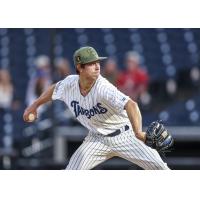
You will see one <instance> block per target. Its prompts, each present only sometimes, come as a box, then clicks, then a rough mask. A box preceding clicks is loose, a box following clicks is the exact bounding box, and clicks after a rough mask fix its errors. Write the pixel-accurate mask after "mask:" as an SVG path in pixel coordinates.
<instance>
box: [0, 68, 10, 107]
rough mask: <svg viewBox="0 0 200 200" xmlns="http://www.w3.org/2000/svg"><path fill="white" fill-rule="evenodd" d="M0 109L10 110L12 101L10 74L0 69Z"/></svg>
mask: <svg viewBox="0 0 200 200" xmlns="http://www.w3.org/2000/svg"><path fill="white" fill-rule="evenodd" d="M0 97H1V98H0V109H1V110H6V109H10V108H11V106H12V100H13V85H12V82H11V77H10V73H9V71H8V70H6V69H0Z"/></svg>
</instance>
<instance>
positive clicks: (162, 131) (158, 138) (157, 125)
mask: <svg viewBox="0 0 200 200" xmlns="http://www.w3.org/2000/svg"><path fill="white" fill-rule="evenodd" d="M145 144H146V145H147V146H150V147H152V148H154V149H156V150H157V151H158V152H159V153H165V152H169V151H170V149H171V147H172V146H173V144H174V139H173V137H172V135H171V134H170V133H169V131H168V130H167V129H166V128H165V127H164V125H163V124H162V123H161V122H159V121H155V122H152V123H151V124H150V125H149V127H148V128H147V131H146V141H145Z"/></svg>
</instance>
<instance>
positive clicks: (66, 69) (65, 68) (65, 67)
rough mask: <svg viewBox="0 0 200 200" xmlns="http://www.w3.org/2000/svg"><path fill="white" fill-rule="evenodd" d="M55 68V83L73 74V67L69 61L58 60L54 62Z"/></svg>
mask: <svg viewBox="0 0 200 200" xmlns="http://www.w3.org/2000/svg"><path fill="white" fill-rule="evenodd" d="M54 66H55V73H54V81H55V82H58V81H59V80H62V79H64V78H65V77H66V76H68V75H69V74H70V73H71V67H70V64H69V61H68V60H67V59H65V58H57V59H56V60H55V62H54Z"/></svg>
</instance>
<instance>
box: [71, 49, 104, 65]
mask: <svg viewBox="0 0 200 200" xmlns="http://www.w3.org/2000/svg"><path fill="white" fill-rule="evenodd" d="M106 58H107V57H99V56H98V54H97V52H96V50H95V49H94V48H93V47H88V46H87V47H81V48H80V49H78V50H76V51H75V53H74V65H75V66H76V65H77V64H87V63H91V62H94V61H99V60H104V59H106Z"/></svg>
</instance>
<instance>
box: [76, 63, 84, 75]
mask: <svg viewBox="0 0 200 200" xmlns="http://www.w3.org/2000/svg"><path fill="white" fill-rule="evenodd" d="M81 68H83V69H84V68H85V64H81ZM76 73H77V74H80V72H79V71H78V69H77V67H76Z"/></svg>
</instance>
